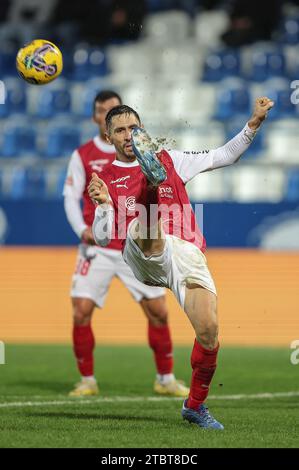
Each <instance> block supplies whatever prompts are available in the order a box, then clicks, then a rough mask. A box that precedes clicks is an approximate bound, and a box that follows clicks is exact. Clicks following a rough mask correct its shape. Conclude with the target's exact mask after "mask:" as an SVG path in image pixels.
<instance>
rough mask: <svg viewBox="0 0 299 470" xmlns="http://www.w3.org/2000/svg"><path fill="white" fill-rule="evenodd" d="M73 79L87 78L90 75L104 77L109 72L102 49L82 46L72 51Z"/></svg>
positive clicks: (81, 79)
mask: <svg viewBox="0 0 299 470" xmlns="http://www.w3.org/2000/svg"><path fill="white" fill-rule="evenodd" d="M73 67H74V71H73V77H72V78H73V79H74V80H78V81H83V80H88V79H89V78H91V77H104V76H105V75H107V74H108V73H109V67H108V60H107V56H106V53H105V51H104V50H103V49H100V48H98V47H88V46H82V47H79V48H77V49H76V50H75V51H74V55H73Z"/></svg>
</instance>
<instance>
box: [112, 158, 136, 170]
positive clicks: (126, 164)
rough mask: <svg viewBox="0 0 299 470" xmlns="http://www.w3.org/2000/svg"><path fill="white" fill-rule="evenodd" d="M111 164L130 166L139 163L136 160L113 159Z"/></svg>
mask: <svg viewBox="0 0 299 470" xmlns="http://www.w3.org/2000/svg"><path fill="white" fill-rule="evenodd" d="M112 165H115V166H122V167H124V168H128V167H129V168H130V167H132V166H139V163H138V161H137V160H134V161H133V162H121V161H120V160H113V162H112Z"/></svg>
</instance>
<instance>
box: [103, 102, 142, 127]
mask: <svg viewBox="0 0 299 470" xmlns="http://www.w3.org/2000/svg"><path fill="white" fill-rule="evenodd" d="M121 114H134V116H135V117H136V118H137V120H138V121H139V123H141V121H140V117H139V114H138V113H137V111H135V109H133V108H130V106H127V105H126V104H121V105H119V106H114V108H112V109H110V111H109V112H108V113H107V115H106V128H107V130H108V132H109V130H110V127H111V122H112V119H113V118H114V116H119V115H121Z"/></svg>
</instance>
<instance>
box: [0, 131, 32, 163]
mask: <svg viewBox="0 0 299 470" xmlns="http://www.w3.org/2000/svg"><path fill="white" fill-rule="evenodd" d="M35 153H36V131H35V129H33V128H32V127H31V126H29V125H28V126H27V125H26V124H25V125H15V126H9V127H7V128H6V129H5V130H4V132H3V138H2V148H1V149H0V155H1V156H2V157H19V156H24V155H30V156H34V155H35Z"/></svg>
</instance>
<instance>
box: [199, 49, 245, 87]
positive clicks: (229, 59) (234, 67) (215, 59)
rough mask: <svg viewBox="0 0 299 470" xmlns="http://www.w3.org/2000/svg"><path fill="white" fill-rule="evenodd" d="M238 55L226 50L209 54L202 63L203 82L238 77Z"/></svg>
mask: <svg viewBox="0 0 299 470" xmlns="http://www.w3.org/2000/svg"><path fill="white" fill-rule="evenodd" d="M239 74H240V56H239V53H238V52H236V51H234V50H231V49H226V50H225V51H221V52H215V53H212V54H209V55H208V56H207V57H206V59H205V63H204V74H203V80H205V81H210V82H216V81H219V80H222V79H223V78H226V77H232V76H239Z"/></svg>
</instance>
